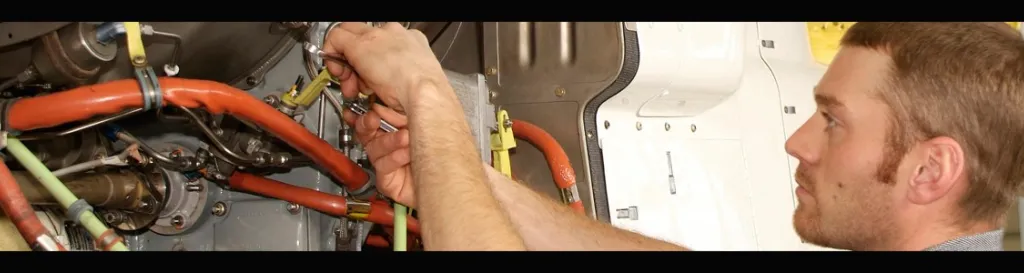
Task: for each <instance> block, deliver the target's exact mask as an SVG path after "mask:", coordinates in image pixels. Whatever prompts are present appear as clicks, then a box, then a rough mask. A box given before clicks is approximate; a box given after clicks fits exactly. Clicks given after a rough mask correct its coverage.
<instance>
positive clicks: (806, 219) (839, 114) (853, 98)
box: [786, 47, 899, 250]
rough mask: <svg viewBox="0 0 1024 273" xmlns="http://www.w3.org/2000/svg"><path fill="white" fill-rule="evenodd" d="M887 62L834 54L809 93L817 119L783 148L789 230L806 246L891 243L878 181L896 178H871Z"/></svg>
mask: <svg viewBox="0 0 1024 273" xmlns="http://www.w3.org/2000/svg"><path fill="white" fill-rule="evenodd" d="M889 60H890V59H889V57H888V56H887V55H885V54H884V53H881V52H877V51H874V50H870V49H865V48H857V47H850V48H843V49H841V50H840V51H839V53H838V54H837V55H836V57H835V59H834V60H833V62H832V64H831V65H830V66H829V68H828V71H827V72H826V73H825V75H824V76H823V77H822V79H821V81H820V82H819V83H818V85H817V87H816V88H815V90H814V96H815V100H816V101H817V107H818V109H817V110H818V111H817V113H815V114H814V116H812V117H811V118H810V119H808V120H807V122H806V123H804V125H803V126H801V127H800V129H799V130H797V132H796V133H795V134H793V136H792V137H790V139H789V140H788V141H787V142H786V151H787V152H788V153H789V154H790V155H792V156H794V157H796V158H797V159H799V160H800V165H799V167H797V172H796V181H797V183H798V184H799V185H800V187H799V188H798V189H797V191H796V194H797V199H798V200H799V205H798V206H797V209H796V213H795V215H794V216H793V224H794V226H795V228H796V231H797V234H798V235H800V237H801V238H802V239H803V240H804V241H806V242H808V243H812V244H816V245H820V246H825V247H831V248H839V249H852V250H866V249H877V248H879V247H883V244H884V243H885V242H887V241H889V240H890V239H891V238H892V237H893V236H894V235H893V233H894V226H893V223H892V220H893V214H894V212H893V207H894V200H895V198H896V196H895V195H894V194H893V190H892V186H890V185H888V184H886V183H884V182H883V181H879V179H880V178H879V177H880V176H879V175H880V174H882V175H883V176H882V177H884V172H895V171H896V170H895V169H882V170H881V171H882V172H883V173H879V171H880V167H881V165H883V164H882V163H883V160H884V159H885V158H886V156H887V155H886V147H887V143H886V136H887V135H888V132H889V130H890V128H889V120H890V119H889V118H890V115H891V111H890V110H889V108H888V107H887V106H886V104H885V102H884V101H882V99H881V98H880V97H879V96H878V95H877V92H879V88H880V87H881V86H883V83H884V82H885V81H886V79H887V78H886V77H887V75H888V73H889V72H888V65H889ZM896 162H899V161H898V159H897V161H896ZM889 177H897V178H898V177H899V176H889ZM885 182H891V181H885Z"/></svg>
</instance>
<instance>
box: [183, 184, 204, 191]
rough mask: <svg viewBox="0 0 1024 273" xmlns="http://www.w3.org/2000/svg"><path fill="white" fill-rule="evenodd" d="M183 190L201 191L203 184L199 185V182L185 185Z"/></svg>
mask: <svg viewBox="0 0 1024 273" xmlns="http://www.w3.org/2000/svg"><path fill="white" fill-rule="evenodd" d="M185 190H186V191H202V190H203V185H201V184H192V185H185Z"/></svg>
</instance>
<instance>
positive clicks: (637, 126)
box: [636, 121, 644, 131]
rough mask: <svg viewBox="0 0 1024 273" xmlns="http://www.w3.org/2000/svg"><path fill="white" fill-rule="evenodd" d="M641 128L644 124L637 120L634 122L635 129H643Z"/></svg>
mask: <svg viewBox="0 0 1024 273" xmlns="http://www.w3.org/2000/svg"><path fill="white" fill-rule="evenodd" d="M643 129H644V125H643V124H642V123H640V122H639V121H637V122H636V130H637V131H640V130H643Z"/></svg>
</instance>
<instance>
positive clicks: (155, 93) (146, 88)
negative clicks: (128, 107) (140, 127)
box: [135, 66, 163, 111]
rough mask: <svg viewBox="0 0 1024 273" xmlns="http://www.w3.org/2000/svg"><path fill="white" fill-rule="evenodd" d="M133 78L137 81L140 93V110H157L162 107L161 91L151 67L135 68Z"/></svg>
mask: <svg viewBox="0 0 1024 273" xmlns="http://www.w3.org/2000/svg"><path fill="white" fill-rule="evenodd" d="M135 78H136V79H138V80H139V86H140V87H141V91H142V109H143V111H149V109H153V108H155V109H159V108H161V107H163V91H161V90H160V81H159V80H158V78H157V77H156V72H153V67H150V66H146V67H145V68H142V67H137V68H135Z"/></svg>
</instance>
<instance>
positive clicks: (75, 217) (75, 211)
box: [68, 199, 92, 225]
mask: <svg viewBox="0 0 1024 273" xmlns="http://www.w3.org/2000/svg"><path fill="white" fill-rule="evenodd" d="M86 211H92V206H90V205H89V203H88V202H85V199H78V200H75V202H72V203H71V205H70V206H68V216H70V217H71V220H72V221H75V224H79V225H81V224H82V223H81V220H80V219H81V218H82V214H83V213H85V212H86Z"/></svg>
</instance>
